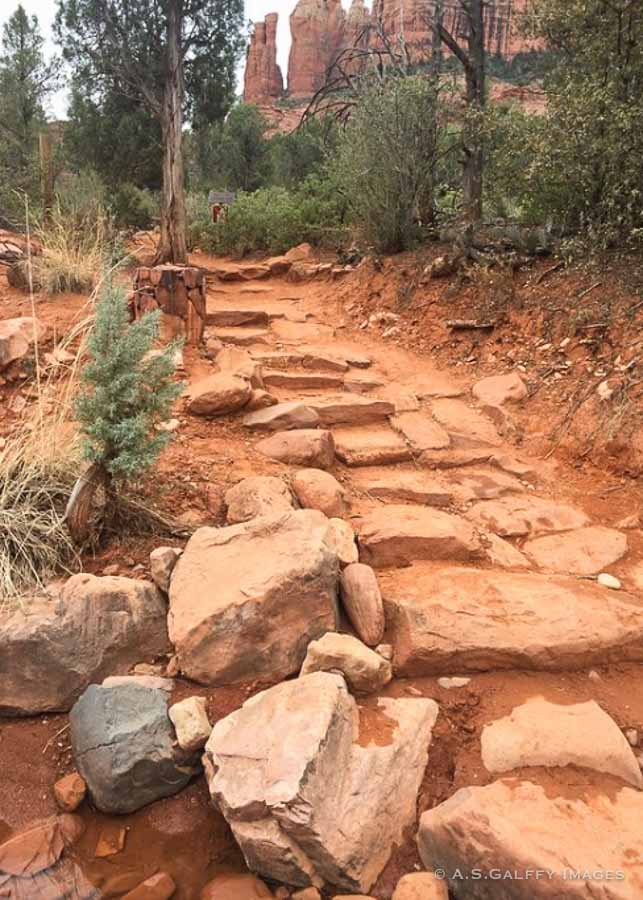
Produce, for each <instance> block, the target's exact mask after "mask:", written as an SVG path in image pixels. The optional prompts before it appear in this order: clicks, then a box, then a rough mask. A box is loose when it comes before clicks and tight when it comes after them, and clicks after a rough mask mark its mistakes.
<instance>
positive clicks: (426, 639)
mask: <svg viewBox="0 0 643 900" xmlns="http://www.w3.org/2000/svg"><path fill="white" fill-rule="evenodd" d="M380 587H381V590H382V594H383V597H384V606H385V611H386V619H387V626H388V628H389V629H390V639H391V642H392V643H393V647H394V670H395V672H396V673H398V674H400V675H404V676H413V675H418V676H420V675H443V674H446V675H449V674H451V673H452V672H454V671H455V672H458V671H460V672H480V671H490V670H494V669H513V668H515V669H536V670H539V669H540V670H549V671H564V670H566V669H578V668H581V667H584V666H592V665H600V664H603V663H608V662H611V661H615V660H620V661H626V660H631V661H632V660H641V659H643V606H641V604H640V603H637V602H636V600H635V598H633V597H631V596H630V597H628V596H627V595H625V594H623V593H619V594H608V593H606V592H605V591H604V590H602V589H601V588H600V587H598V586H597V585H595V584H591V583H589V582H579V581H578V580H576V579H570V578H564V577H562V576H547V575H536V574H527V573H522V572H520V573H518V572H511V573H509V572H498V571H480V570H477V569H469V568H455V567H442V568H439V569H435V568H434V567H421V566H413V568H412V569H408V570H401V571H396V572H391V573H390V575H389V573H386V574H385V575H383V576H382V577H381V578H380Z"/></svg>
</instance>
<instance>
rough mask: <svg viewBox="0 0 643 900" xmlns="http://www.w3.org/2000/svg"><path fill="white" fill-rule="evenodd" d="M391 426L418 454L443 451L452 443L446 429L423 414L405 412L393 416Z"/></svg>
mask: <svg viewBox="0 0 643 900" xmlns="http://www.w3.org/2000/svg"><path fill="white" fill-rule="evenodd" d="M391 425H392V426H393V428H394V429H395V430H396V431H398V432H399V433H400V434H401V435H402V437H403V438H404V439H405V440H406V441H407V443H408V444H409V446H410V447H411V448H412V449H413V450H414V451H415V452H416V453H423V452H424V451H425V450H443V449H444V448H445V447H448V446H449V444H450V443H451V439H450V438H449V435H448V434H447V432H446V431H445V430H444V428H443V427H442V426H441V425H439V424H438V423H437V422H436V421H435V420H434V419H432V418H431V417H430V416H427V415H426V414H425V413H421V412H405V413H400V414H399V415H396V416H393V418H392V419H391Z"/></svg>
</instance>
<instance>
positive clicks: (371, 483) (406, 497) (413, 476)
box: [351, 468, 454, 507]
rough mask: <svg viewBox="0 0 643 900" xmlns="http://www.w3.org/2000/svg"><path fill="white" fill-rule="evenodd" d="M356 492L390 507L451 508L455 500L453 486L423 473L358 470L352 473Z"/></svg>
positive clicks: (418, 471)
mask: <svg viewBox="0 0 643 900" xmlns="http://www.w3.org/2000/svg"><path fill="white" fill-rule="evenodd" d="M351 484H352V487H353V490H354V491H363V492H364V493H365V494H367V495H368V496H369V497H374V498H375V499H377V500H386V501H388V502H391V503H420V504H422V505H423V506H437V507H441V506H449V505H450V504H451V503H452V502H453V500H454V493H453V490H452V488H451V486H450V485H449V484H448V483H447V482H446V481H444V480H442V479H440V478H438V477H436V476H435V475H431V474H430V473H428V472H425V471H422V470H421V469H420V470H418V469H397V468H396V469H378V468H365V469H357V470H356V471H355V472H352V473H351Z"/></svg>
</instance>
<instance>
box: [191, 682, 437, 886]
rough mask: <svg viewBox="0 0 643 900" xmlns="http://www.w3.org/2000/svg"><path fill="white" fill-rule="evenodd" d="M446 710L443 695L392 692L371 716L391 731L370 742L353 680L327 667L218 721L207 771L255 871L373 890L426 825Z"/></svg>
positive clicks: (303, 883)
mask: <svg viewBox="0 0 643 900" xmlns="http://www.w3.org/2000/svg"><path fill="white" fill-rule="evenodd" d="M437 713H438V707H437V704H436V703H435V702H434V701H433V700H424V699H415V698H414V699H403V700H390V699H386V700H383V699H380V700H379V701H378V704H377V707H374V708H367V709H363V710H362V711H361V715H362V717H364V719H365V720H367V719H369V716H372V717H373V719H374V722H377V721H378V719H379V720H381V719H382V716H384V717H385V719H386V720H387V729H390V730H387V739H386V741H382V740H376V741H372V742H371V741H367V740H363V741H362V742H361V743H360V742H358V738H359V734H360V724H359V721H358V711H357V706H356V704H355V701H354V700H353V698H352V697H351V696H350V694H349V693H348V691H347V689H346V684H345V682H344V679H343V678H342V677H341V676H340V675H334V674H329V673H326V672H315V673H312V674H310V675H305V676H303V677H302V678H299V679H297V680H295V681H288V682H284V683H283V684H279V685H277V686H275V687H273V688H270V689H269V690H267V691H264V692H263V693H261V694H258V695H257V696H255V697H253V698H252V699H251V700H249V701H247V702H246V703H245V704H244V705H243V706H242V707H241V709H239V710H237V711H236V712H233V713H232V714H231V715H229V716H228V717H227V718H225V719H223V720H221V721H220V722H218V723H217V724H216V725H215V727H214V729H213V731H212V735H211V737H210V740H209V741H208V743H207V745H206V759H207V762H206V773H207V774H208V780H209V787H210V792H211V794H212V797H213V798H214V800H215V803H216V804H217V806H218V807H219V809H220V810H221V812H222V813H223V815H224V816H225V818H226V819H227V821H228V823H229V824H230V827H231V828H232V832H233V834H234V836H235V838H236V839H237V842H238V843H239V846H240V847H241V850H242V852H243V854H244V856H245V858H246V862H247V864H248V867H249V868H250V869H251V870H252V871H254V872H257V873H258V874H259V875H261V876H263V877H265V878H271V879H274V880H276V881H283V882H286V883H288V884H292V885H298V886H302V887H305V886H308V885H310V884H314V885H316V886H318V887H322V886H323V887H326V888H329V889H330V888H340V889H343V890H347V891H350V892H356V893H359V892H360V891H362V892H363V891H366V890H368V889H369V888H370V886H371V885H372V884H373V883H374V882H375V880H376V879H377V877H378V876H379V874H380V872H381V871H382V869H383V867H384V865H385V864H386V862H387V860H388V858H389V855H390V853H391V850H392V848H393V845H394V844H397V843H399V841H400V839H401V835H402V832H403V831H404V829H405V828H407V827H409V826H410V825H412V824H413V823H414V822H415V817H416V803H417V792H418V789H419V786H420V782H421V780H422V777H423V774H424V770H425V767H426V763H427V756H428V747H429V744H430V741H431V731H432V728H433V724H434V722H435V719H436V717H437ZM374 722H370V726H369V722H366V727H367V729H368V728H369V727H374ZM393 809H394V811H395V814H394V815H391V810H393Z"/></svg>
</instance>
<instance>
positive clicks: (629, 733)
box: [625, 728, 639, 747]
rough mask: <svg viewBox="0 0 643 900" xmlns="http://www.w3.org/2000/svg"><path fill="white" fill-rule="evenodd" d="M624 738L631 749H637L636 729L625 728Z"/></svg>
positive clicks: (637, 735) (637, 736)
mask: <svg viewBox="0 0 643 900" xmlns="http://www.w3.org/2000/svg"><path fill="white" fill-rule="evenodd" d="M625 737H626V738H627V740H628V742H629V744H630V746H631V747H638V744H639V733H638V731H637V729H636V728H626V729H625Z"/></svg>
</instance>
